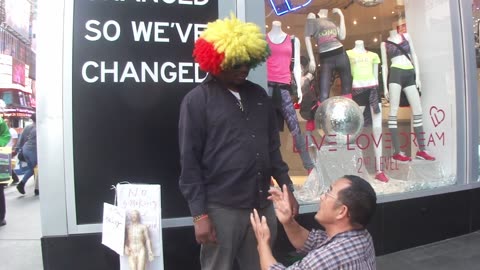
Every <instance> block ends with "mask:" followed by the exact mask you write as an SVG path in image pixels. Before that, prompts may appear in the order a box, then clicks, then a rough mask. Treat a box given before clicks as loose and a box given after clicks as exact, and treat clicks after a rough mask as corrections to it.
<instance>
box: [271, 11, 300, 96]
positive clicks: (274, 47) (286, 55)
mask: <svg viewBox="0 0 480 270" xmlns="http://www.w3.org/2000/svg"><path fill="white" fill-rule="evenodd" d="M289 37H291V38H289ZM292 39H293V43H292ZM267 41H268V43H269V46H270V49H271V52H272V55H271V56H270V57H269V58H268V59H267V71H268V72H267V80H268V81H269V82H277V83H285V84H290V83H291V73H292V72H293V75H294V79H295V82H298V83H297V95H298V97H299V98H300V99H301V96H302V91H301V86H300V85H301V83H300V81H301V77H302V75H301V72H302V69H301V65H300V41H299V40H298V38H296V37H293V36H290V35H288V34H287V33H285V32H284V31H283V30H282V23H281V22H280V21H273V22H272V29H271V30H270V31H269V32H268V33H267ZM292 45H293V48H292ZM281 55H283V56H281ZM279 57H280V58H279ZM282 58H283V59H282ZM292 58H293V70H290V65H291V60H292ZM277 60H278V61H277Z"/></svg>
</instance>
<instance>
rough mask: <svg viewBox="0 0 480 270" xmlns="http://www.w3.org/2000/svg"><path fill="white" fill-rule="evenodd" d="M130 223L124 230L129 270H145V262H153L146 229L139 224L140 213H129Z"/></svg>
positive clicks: (135, 211) (134, 211) (150, 244)
mask: <svg viewBox="0 0 480 270" xmlns="http://www.w3.org/2000/svg"><path fill="white" fill-rule="evenodd" d="M130 219H131V223H130V225H128V226H127V229H126V239H125V240H126V241H125V255H127V256H128V265H129V267H130V270H145V269H146V268H145V263H146V260H147V256H148V260H149V261H153V258H154V256H153V252H152V243H151V241H150V237H149V235H148V227H147V226H146V225H144V224H141V223H140V213H139V212H138V211H137V210H133V211H131V212H130Z"/></svg>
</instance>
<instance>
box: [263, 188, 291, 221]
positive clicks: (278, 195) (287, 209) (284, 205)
mask: <svg viewBox="0 0 480 270" xmlns="http://www.w3.org/2000/svg"><path fill="white" fill-rule="evenodd" d="M268 192H269V193H270V196H269V197H268V199H269V200H271V201H272V202H273V205H274V207H275V214H276V215H277V218H278V221H280V223H282V224H285V223H287V222H289V221H291V220H292V219H293V215H292V205H291V202H290V194H289V192H288V189H287V186H286V185H283V187H282V191H280V190H278V189H275V188H272V189H270V190H269V191H268Z"/></svg>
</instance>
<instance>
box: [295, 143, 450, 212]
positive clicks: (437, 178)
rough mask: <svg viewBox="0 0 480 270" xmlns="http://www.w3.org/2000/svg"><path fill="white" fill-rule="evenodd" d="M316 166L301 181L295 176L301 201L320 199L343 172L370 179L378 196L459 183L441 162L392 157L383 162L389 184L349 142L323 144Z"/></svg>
mask: <svg viewBox="0 0 480 270" xmlns="http://www.w3.org/2000/svg"><path fill="white" fill-rule="evenodd" d="M313 159H314V160H315V164H316V169H315V170H314V171H313V172H312V173H311V174H310V175H309V176H308V177H307V176H305V177H303V179H306V180H305V182H301V178H302V177H295V178H294V183H295V185H296V192H295V194H296V197H297V199H298V200H299V202H301V203H312V202H316V201H318V200H319V197H320V194H321V193H322V192H323V191H324V190H325V189H327V188H328V187H329V186H330V185H331V183H333V181H335V180H336V179H338V178H339V177H342V176H343V175H347V174H353V175H358V176H361V177H363V178H364V179H366V180H368V181H369V182H370V183H371V184H372V186H373V187H374V189H375V191H376V192H377V195H385V194H395V193H402V192H409V191H416V190H424V189H431V188H436V187H441V186H447V185H452V184H454V183H455V176H454V175H451V176H449V175H446V174H445V171H444V170H443V167H442V164H441V162H439V161H426V160H418V159H413V160H412V161H410V162H398V161H396V160H393V159H391V158H386V159H385V160H384V161H382V167H383V168H384V172H385V174H386V175H387V176H388V177H389V179H390V180H389V181H388V182H387V183H384V182H380V181H378V180H376V179H375V174H374V172H375V170H373V171H372V170H371V168H370V170H368V168H367V167H371V166H374V165H372V164H371V163H373V162H372V161H371V160H369V159H367V158H365V157H364V155H363V153H362V151H361V150H359V149H358V148H357V149H353V150H351V149H348V146H347V145H335V146H326V147H322V148H321V149H320V150H318V151H315V153H314V155H313Z"/></svg>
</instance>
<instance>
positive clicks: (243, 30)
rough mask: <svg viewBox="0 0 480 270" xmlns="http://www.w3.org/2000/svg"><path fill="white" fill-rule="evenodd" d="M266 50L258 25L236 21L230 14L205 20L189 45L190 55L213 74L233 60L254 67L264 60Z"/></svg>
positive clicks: (268, 52)
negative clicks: (190, 48) (213, 20)
mask: <svg viewBox="0 0 480 270" xmlns="http://www.w3.org/2000/svg"><path fill="white" fill-rule="evenodd" d="M269 54H270V50H269V48H268V44H267V41H266V40H265V36H264V34H262V32H261V31H260V28H259V27H258V26H257V25H255V24H253V23H245V22H242V21H240V20H239V19H237V18H235V16H234V15H233V14H232V15H230V18H225V19H223V20H220V19H218V20H216V21H215V22H211V23H208V25H207V29H205V31H204V32H203V33H202V34H201V35H200V37H199V38H198V39H197V41H196V42H195V48H194V49H193V57H194V58H195V62H197V63H198V64H199V65H200V69H202V70H203V71H205V72H209V73H211V74H213V75H217V74H219V73H220V72H221V71H222V70H228V69H231V68H233V66H234V65H237V64H247V65H248V66H250V67H251V68H254V67H256V66H258V65H259V64H261V63H263V62H265V60H266V59H267V57H268V56H269Z"/></svg>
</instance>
